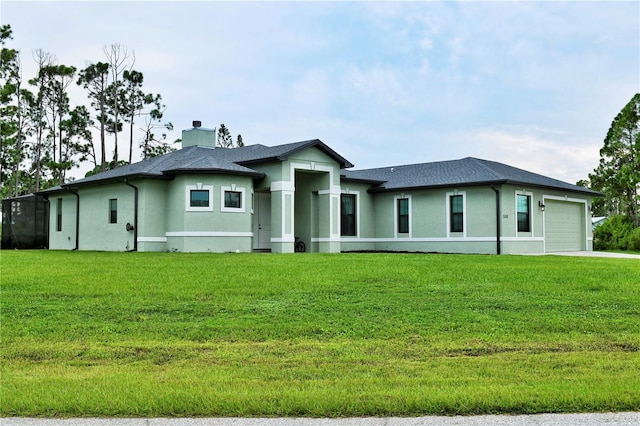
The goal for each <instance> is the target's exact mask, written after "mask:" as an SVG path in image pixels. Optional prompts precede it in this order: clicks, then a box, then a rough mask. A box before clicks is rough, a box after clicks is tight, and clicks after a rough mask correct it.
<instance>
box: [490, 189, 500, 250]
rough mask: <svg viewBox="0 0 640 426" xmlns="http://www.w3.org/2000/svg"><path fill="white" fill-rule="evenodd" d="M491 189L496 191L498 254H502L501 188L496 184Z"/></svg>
mask: <svg viewBox="0 0 640 426" xmlns="http://www.w3.org/2000/svg"><path fill="white" fill-rule="evenodd" d="M491 189H493V192H495V193H496V254H500V190H499V189H497V188H496V187H495V185H491Z"/></svg>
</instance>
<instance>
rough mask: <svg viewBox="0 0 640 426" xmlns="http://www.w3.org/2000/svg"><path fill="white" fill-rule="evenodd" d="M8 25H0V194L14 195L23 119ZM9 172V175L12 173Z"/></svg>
mask: <svg viewBox="0 0 640 426" xmlns="http://www.w3.org/2000/svg"><path fill="white" fill-rule="evenodd" d="M12 38H13V37H12V30H11V26H10V25H3V26H0V46H2V49H1V51H0V196H1V197H2V198H4V197H5V196H7V195H11V194H12V195H13V196H18V195H19V193H20V185H19V183H20V163H21V162H22V160H23V159H24V153H23V149H22V144H23V139H24V132H23V129H24V120H23V119H22V117H23V102H22V96H21V95H22V92H23V89H21V84H22V75H21V72H20V71H21V70H20V54H19V52H18V51H17V50H15V49H11V48H8V47H5V46H6V43H7V41H8V40H11V39H12ZM12 174H13V176H12Z"/></svg>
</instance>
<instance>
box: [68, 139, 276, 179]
mask: <svg viewBox="0 0 640 426" xmlns="http://www.w3.org/2000/svg"><path fill="white" fill-rule="evenodd" d="M215 151H217V149H213V148H205V147H200V146H190V147H187V148H183V149H180V150H178V151H174V152H170V153H168V154H164V155H161V156H158V157H153V158H149V159H147V160H142V161H140V162H137V163H133V164H128V165H126V166H122V167H118V168H117V169H113V170H107V171H106V172H102V173H98V174H96V175H93V176H89V177H86V178H83V179H79V180H76V181H73V182H70V183H68V184H66V185H63V186H81V185H85V184H86V185H88V184H94V183H102V182H110V181H114V180H122V179H124V178H134V177H150V178H154V177H155V178H163V177H166V176H168V175H172V174H174V173H177V172H181V173H195V172H199V173H232V174H242V175H247V176H253V177H262V176H263V174H262V173H260V172H257V171H255V170H252V169H250V168H248V167H244V166H241V165H238V164H235V163H233V162H231V161H228V160H225V159H222V158H219V156H218V155H215V154H216V152H215Z"/></svg>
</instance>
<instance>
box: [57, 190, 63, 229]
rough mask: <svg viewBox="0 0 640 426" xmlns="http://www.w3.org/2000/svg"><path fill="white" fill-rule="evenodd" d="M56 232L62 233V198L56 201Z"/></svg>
mask: <svg viewBox="0 0 640 426" xmlns="http://www.w3.org/2000/svg"><path fill="white" fill-rule="evenodd" d="M56 231H58V232H60V231H62V198H58V199H57V200H56Z"/></svg>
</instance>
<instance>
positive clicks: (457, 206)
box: [446, 191, 467, 236]
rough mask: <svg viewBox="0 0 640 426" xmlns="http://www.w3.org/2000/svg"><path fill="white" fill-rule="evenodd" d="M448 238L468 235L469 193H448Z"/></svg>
mask: <svg viewBox="0 0 640 426" xmlns="http://www.w3.org/2000/svg"><path fill="white" fill-rule="evenodd" d="M446 195H447V236H448V235H451V234H462V235H463V236H466V233H467V215H466V210H467V193H466V192H465V191H454V192H447V194H446Z"/></svg>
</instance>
